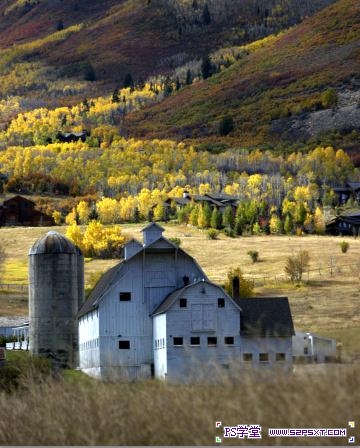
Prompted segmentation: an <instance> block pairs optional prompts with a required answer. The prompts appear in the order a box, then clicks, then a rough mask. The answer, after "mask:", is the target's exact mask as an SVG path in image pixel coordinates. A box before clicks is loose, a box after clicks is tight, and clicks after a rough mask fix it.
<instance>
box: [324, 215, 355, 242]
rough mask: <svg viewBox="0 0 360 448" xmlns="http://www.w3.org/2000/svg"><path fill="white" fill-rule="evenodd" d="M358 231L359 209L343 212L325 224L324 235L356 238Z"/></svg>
mask: <svg viewBox="0 0 360 448" xmlns="http://www.w3.org/2000/svg"><path fill="white" fill-rule="evenodd" d="M359 229H360V209H352V210H345V211H343V212H342V213H340V214H339V215H338V216H334V217H333V218H331V219H330V220H329V221H328V222H327V223H326V233H328V234H331V235H351V236H358V235H359Z"/></svg>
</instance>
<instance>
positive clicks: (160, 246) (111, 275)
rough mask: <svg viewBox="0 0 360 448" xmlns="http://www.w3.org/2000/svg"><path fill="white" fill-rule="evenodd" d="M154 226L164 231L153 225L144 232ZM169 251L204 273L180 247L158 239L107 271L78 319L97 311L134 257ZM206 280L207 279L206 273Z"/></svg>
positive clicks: (80, 311) (160, 237)
mask: <svg viewBox="0 0 360 448" xmlns="http://www.w3.org/2000/svg"><path fill="white" fill-rule="evenodd" d="M152 225H154V226H156V227H158V228H160V229H162V227H161V226H159V225H158V224H156V223H151V224H149V225H148V226H146V227H145V228H144V229H143V230H145V229H147V228H149V227H150V226H152ZM134 242H137V241H136V240H135V239H133V240H132V243H134ZM139 244H140V243H139ZM169 249H171V250H176V251H177V253H179V254H183V255H185V256H186V257H188V258H190V259H191V260H192V261H193V262H194V263H195V264H196V266H197V267H198V269H199V270H200V271H201V272H203V270H202V268H201V267H200V266H199V264H198V263H197V261H196V260H195V259H194V258H193V257H192V256H191V255H189V254H188V253H187V252H185V251H184V250H183V249H181V248H179V247H178V246H176V245H175V244H173V243H172V242H171V241H169V240H168V239H166V238H165V237H163V236H159V238H157V239H156V240H155V241H153V242H152V243H150V244H149V245H148V246H142V245H141V249H140V250H139V251H137V252H136V253H134V254H133V255H132V256H130V257H129V258H128V259H126V260H123V261H121V262H120V263H119V264H117V265H116V266H114V267H112V268H111V269H109V270H108V271H106V272H105V274H104V275H103V276H102V277H101V278H100V280H99V281H98V282H97V284H96V285H95V287H94V289H93V290H92V291H91V293H90V295H89V297H88V299H87V300H86V301H85V302H84V304H83V305H82V307H81V308H80V310H79V312H78V317H81V316H83V315H85V314H87V313H89V312H90V311H92V310H94V309H96V307H97V306H98V303H99V301H100V300H101V298H102V297H103V296H104V295H105V294H106V293H107V291H108V290H109V289H110V288H111V287H112V286H113V285H114V284H115V283H116V282H117V281H118V280H119V278H120V275H121V270H122V269H123V267H124V266H125V265H126V263H129V262H130V261H131V260H132V259H133V258H134V257H136V256H137V255H139V254H140V253H143V252H145V253H148V252H152V251H154V252H159V253H161V252H165V251H168V250H169ZM204 278H206V275H205V273H204Z"/></svg>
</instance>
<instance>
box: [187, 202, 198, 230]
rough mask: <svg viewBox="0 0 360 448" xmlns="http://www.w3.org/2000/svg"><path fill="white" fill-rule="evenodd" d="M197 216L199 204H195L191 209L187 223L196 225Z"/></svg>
mask: <svg viewBox="0 0 360 448" xmlns="http://www.w3.org/2000/svg"><path fill="white" fill-rule="evenodd" d="M198 217H199V206H198V205H195V207H194V208H193V209H192V210H191V213H190V216H189V224H191V225H192V226H197V225H198Z"/></svg>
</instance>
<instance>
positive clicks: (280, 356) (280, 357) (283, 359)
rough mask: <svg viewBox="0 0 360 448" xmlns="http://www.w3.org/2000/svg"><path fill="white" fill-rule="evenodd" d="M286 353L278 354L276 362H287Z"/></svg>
mask: <svg viewBox="0 0 360 448" xmlns="http://www.w3.org/2000/svg"><path fill="white" fill-rule="evenodd" d="M285 359H286V356H285V353H276V361H285Z"/></svg>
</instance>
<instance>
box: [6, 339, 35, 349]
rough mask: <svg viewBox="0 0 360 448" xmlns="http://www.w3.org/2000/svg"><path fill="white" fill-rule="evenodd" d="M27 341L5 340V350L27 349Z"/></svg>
mask: <svg viewBox="0 0 360 448" xmlns="http://www.w3.org/2000/svg"><path fill="white" fill-rule="evenodd" d="M29 349H30V346H29V342H28V341H21V342H7V343H6V350H26V351H27V350H29Z"/></svg>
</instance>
